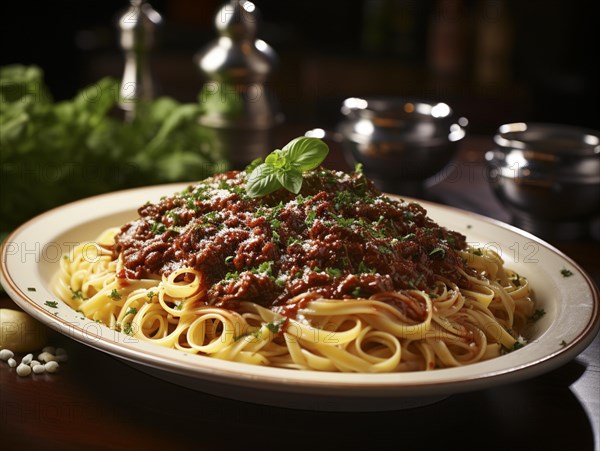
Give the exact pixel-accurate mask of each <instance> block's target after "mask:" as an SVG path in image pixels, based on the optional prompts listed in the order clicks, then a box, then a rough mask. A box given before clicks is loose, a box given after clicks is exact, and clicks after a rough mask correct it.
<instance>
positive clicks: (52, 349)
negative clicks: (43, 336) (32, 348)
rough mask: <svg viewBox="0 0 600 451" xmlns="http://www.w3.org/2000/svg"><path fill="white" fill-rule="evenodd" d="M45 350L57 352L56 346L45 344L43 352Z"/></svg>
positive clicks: (51, 352)
mask: <svg viewBox="0 0 600 451" xmlns="http://www.w3.org/2000/svg"><path fill="white" fill-rule="evenodd" d="M44 352H48V353H50V354H53V355H54V354H56V348H55V347H54V346H44V349H42V353H44Z"/></svg>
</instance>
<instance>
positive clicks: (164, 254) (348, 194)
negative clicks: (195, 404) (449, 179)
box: [113, 169, 466, 316]
mask: <svg viewBox="0 0 600 451" xmlns="http://www.w3.org/2000/svg"><path fill="white" fill-rule="evenodd" d="M244 186H245V174H244V173H242V172H237V171H233V172H228V173H225V174H220V175H218V176H215V177H213V178H210V179H207V180H205V181H203V182H201V183H199V184H197V185H194V186H191V187H189V188H188V190H186V191H184V192H182V193H177V194H175V195H172V196H169V197H165V198H163V199H162V200H161V201H160V202H158V203H156V204H146V205H144V206H142V207H141V208H140V209H139V214H140V218H139V219H137V220H135V221H132V222H130V223H128V224H126V225H125V226H123V227H122V229H121V232H120V233H119V234H118V235H117V236H116V238H115V245H114V249H113V252H114V256H115V257H116V256H117V255H119V254H122V255H123V264H124V266H123V270H122V271H121V272H120V273H119V274H118V277H119V278H121V279H126V278H130V279H140V278H143V277H148V276H149V275H168V274H170V273H171V272H172V271H174V270H176V269H178V268H181V267H192V268H195V269H197V270H198V271H200V272H201V273H202V274H203V277H204V279H205V283H206V285H207V297H206V302H207V303H208V304H211V305H217V306H221V307H225V308H229V309H232V310H235V309H236V306H237V304H238V303H239V302H240V301H244V300H246V301H252V302H256V303H258V304H261V305H263V306H266V307H277V308H278V310H280V311H281V312H282V313H284V314H286V315H290V316H293V315H294V314H295V311H296V310H297V308H298V305H289V304H286V303H287V301H289V300H290V299H291V298H293V297H294V296H296V295H299V294H302V293H306V292H312V293H315V294H318V295H319V296H321V297H324V298H342V299H343V298H347V299H351V298H357V297H368V296H370V295H373V294H376V293H384V292H389V291H394V290H404V289H420V290H426V291H433V290H434V286H435V282H436V277H437V275H441V276H443V277H444V278H446V279H449V280H451V281H453V282H455V283H458V282H461V281H462V276H461V274H460V272H459V271H458V268H462V269H463V270H466V269H465V263H464V262H463V260H462V258H461V256H460V254H459V253H458V251H459V250H461V249H464V248H465V247H466V242H465V237H464V236H463V235H461V234H459V233H456V232H452V231H448V230H446V229H445V228H443V227H440V226H438V225H437V224H436V223H435V222H433V221H432V220H431V219H430V218H429V217H427V215H426V211H425V209H423V207H421V206H420V205H419V204H417V203H407V202H402V201H396V200H391V199H389V198H387V197H385V196H383V195H382V194H381V193H380V192H379V191H378V190H377V189H376V188H375V187H374V186H373V184H372V183H371V182H370V181H369V180H367V179H366V178H365V177H364V176H363V175H361V174H344V173H341V172H334V171H329V170H324V169H319V170H316V171H312V172H310V173H307V174H305V180H304V183H303V187H302V191H301V192H300V194H299V195H298V196H296V195H294V194H293V193H290V192H288V191H285V190H283V189H281V190H279V191H276V192H275V193H273V194H271V195H268V196H266V197H262V198H258V199H251V198H248V197H247V196H246V194H245V190H244ZM462 282H463V283H464V281H462ZM400 307H401V308H405V306H400Z"/></svg>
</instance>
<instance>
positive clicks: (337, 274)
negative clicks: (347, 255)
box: [325, 268, 342, 277]
mask: <svg viewBox="0 0 600 451" xmlns="http://www.w3.org/2000/svg"><path fill="white" fill-rule="evenodd" d="M325 272H326V273H327V274H328V275H329V276H331V277H341V275H342V270H341V269H338V268H326V269H325Z"/></svg>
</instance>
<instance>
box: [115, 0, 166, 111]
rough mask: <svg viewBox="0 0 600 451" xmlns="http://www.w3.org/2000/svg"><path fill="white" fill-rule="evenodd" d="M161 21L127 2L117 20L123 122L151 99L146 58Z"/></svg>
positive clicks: (135, 1)
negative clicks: (122, 57)
mask: <svg viewBox="0 0 600 451" xmlns="http://www.w3.org/2000/svg"><path fill="white" fill-rule="evenodd" d="M162 21H163V19H162V17H161V15H160V14H159V13H158V12H156V11H155V10H154V9H153V8H152V6H151V5H150V4H148V3H147V2H145V1H144V0H131V1H130V6H129V8H128V9H127V10H126V11H125V12H124V13H123V14H122V15H121V16H120V17H119V21H118V27H119V32H120V44H121V48H122V49H123V52H124V54H125V70H124V72H123V79H122V81H121V88H120V91H119V106H120V108H121V109H122V110H124V111H125V118H126V120H132V119H133V118H134V117H135V112H136V108H137V105H138V103H139V102H140V101H146V100H150V99H152V98H153V97H154V96H155V83H154V80H153V77H152V73H151V70H150V63H149V59H150V58H149V57H150V51H151V50H152V48H153V47H154V45H155V43H156V32H157V28H158V27H159V26H160V25H161V23H162Z"/></svg>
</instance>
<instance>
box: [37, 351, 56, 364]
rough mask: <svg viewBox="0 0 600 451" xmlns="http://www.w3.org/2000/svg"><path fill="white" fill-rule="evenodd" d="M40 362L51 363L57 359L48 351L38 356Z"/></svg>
mask: <svg viewBox="0 0 600 451" xmlns="http://www.w3.org/2000/svg"><path fill="white" fill-rule="evenodd" d="M38 360H39V361H40V362H51V361H52V360H56V357H54V354H52V353H50V352H48V351H44V352H42V353H41V354H40V355H38Z"/></svg>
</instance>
